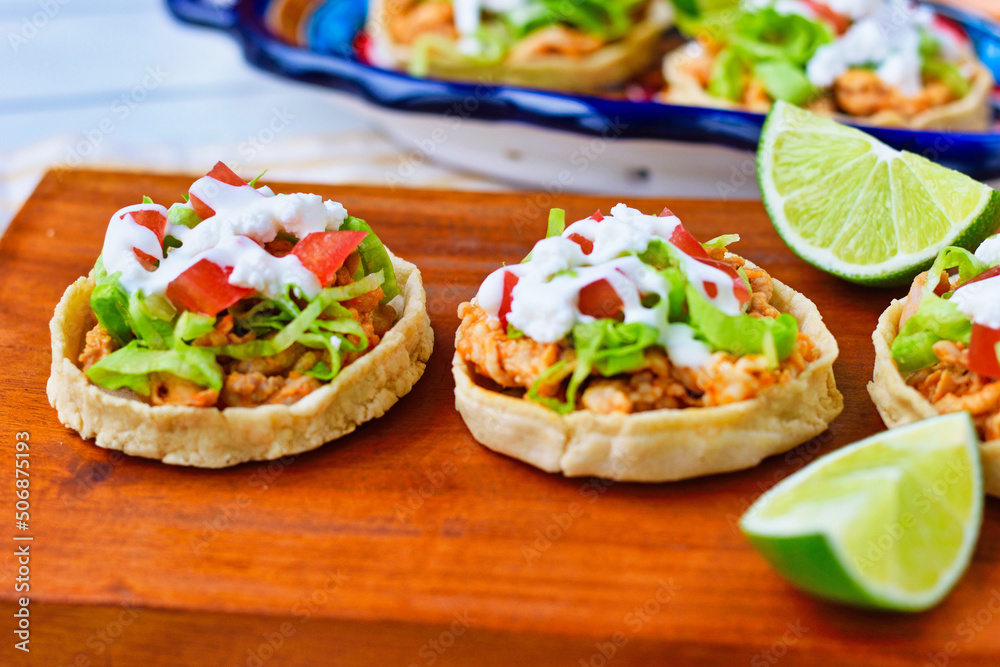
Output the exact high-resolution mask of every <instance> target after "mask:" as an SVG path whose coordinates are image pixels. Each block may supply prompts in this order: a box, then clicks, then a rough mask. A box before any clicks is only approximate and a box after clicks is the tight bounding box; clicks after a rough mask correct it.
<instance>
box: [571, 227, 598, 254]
mask: <svg viewBox="0 0 1000 667" xmlns="http://www.w3.org/2000/svg"><path fill="white" fill-rule="evenodd" d="M566 238H568V239H569V240H570V241H572V242H573V243H576V244H577V245H579V246H580V248H582V249H583V254H584V255H589V254H590V253H592V252H594V242H593V241H591V240H590V239H588V238H587V237H586V236H581V235H580V234H577V233H575V232H574V233H573V234H570V235H569V236H567V237H566Z"/></svg>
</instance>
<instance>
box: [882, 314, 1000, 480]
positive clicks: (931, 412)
mask: <svg viewBox="0 0 1000 667" xmlns="http://www.w3.org/2000/svg"><path fill="white" fill-rule="evenodd" d="M905 305H906V299H903V300H901V301H900V300H893V302H892V304H890V306H889V307H888V308H887V309H886V310H885V312H884V313H882V316H881V317H879V318H878V326H877V327H875V332H874V333H872V342H873V343H874V344H875V368H874V371H873V372H872V381H871V382H869V383H868V393H869V394H871V397H872V401H874V402H875V407H876V408H878V413H879V414H880V415H881V416H882V421H884V422H885V425H886V426H888V427H889V428H893V427H896V426H902V425H903V424H909V423H911V422H915V421H920V420H921V419H927V418H928V417H935V416H937V415H938V411H937V410H935V409H934V406H933V405H932V404H931V402H930V401H928V400H927V399H926V398H924V396H923V395H922V394H921V393H920V392H919V391H917V390H916V389H914V388H913V387H911V386H910V385H908V384H906V381H905V380H904V379H903V376H902V374H901V373H900V372H899V369H897V368H896V363H895V362H894V361H893V360H892V343H893V341H894V340H896V336H897V334H898V333H899V317H900V315H902V313H903V307H904V306H905ZM979 451H980V455H981V458H982V462H983V484H984V486H985V488H986V493H988V494H990V495H993V496H1000V440H989V441H987V442H984V443H982V446H981V448H980V450H979Z"/></svg>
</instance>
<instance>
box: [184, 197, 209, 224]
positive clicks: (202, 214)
mask: <svg viewBox="0 0 1000 667" xmlns="http://www.w3.org/2000/svg"><path fill="white" fill-rule="evenodd" d="M190 200H191V208H193V209H194V212H195V213H197V214H198V217H199V218H201V219H202V220H205V219H206V218H211V217H212V216H213V215H215V210H214V209H213V208H212V207H211V206H209V205H208V204H206V203H205V202H203V201H202V200H200V199H198V198H197V197H195V196H194V195H190Z"/></svg>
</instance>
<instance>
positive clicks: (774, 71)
mask: <svg viewBox="0 0 1000 667" xmlns="http://www.w3.org/2000/svg"><path fill="white" fill-rule="evenodd" d="M687 29H688V30H689V32H691V33H692V34H693V35H694V37H695V41H693V42H691V43H689V44H687V45H686V46H683V47H681V48H678V49H677V50H675V51H674V52H672V53H671V54H669V55H668V56H667V57H666V59H665V60H664V66H663V72H664V78H665V80H666V83H667V89H666V91H665V92H664V93H663V95H662V98H661V99H662V100H663V101H666V102H670V103H673V104H689V105H694V106H708V107H723V108H737V109H738V108H743V109H749V110H752V111H767V110H768V109H769V108H770V107H771V104H772V103H773V102H774V100H779V99H780V100H784V101H785V102H790V103H792V104H796V105H799V106H804V107H806V108H809V109H811V110H812V111H815V112H818V113H827V114H838V115H843V116H845V117H847V119H848V120H851V121H853V122H861V123H864V124H867V125H877V126H893V127H908V128H914V129H921V128H936V129H948V130H962V131H979V130H986V129H988V127H989V125H990V119H991V109H990V94H991V92H992V90H993V85H994V81H993V75H992V73H991V72H990V70H989V69H988V68H987V67H985V66H984V65H983V63H981V62H980V61H979V59H978V57H977V56H976V52H975V50H974V49H973V47H972V44H971V42H970V41H969V39H968V37H967V36H966V35H965V33H964V32H963V31H962V29H961V27H959V26H958V25H957V24H954V23H951V22H949V21H947V20H946V19H944V18H942V17H941V16H939V15H937V14H935V13H934V11H933V10H932V9H931V8H930V7H927V6H924V5H918V4H916V3H915V2H912V1H911V0H863V1H861V2H859V1H857V0H748V1H747V2H744V3H743V5H742V6H741V9H740V10H739V11H738V12H737V13H735V14H734V13H733V12H732V11H730V12H728V13H726V14H724V15H723V14H719V15H714V16H713V15H709V16H707V17H704V18H703V19H701V20H700V22H699V23H697V24H694V25H691V26H687Z"/></svg>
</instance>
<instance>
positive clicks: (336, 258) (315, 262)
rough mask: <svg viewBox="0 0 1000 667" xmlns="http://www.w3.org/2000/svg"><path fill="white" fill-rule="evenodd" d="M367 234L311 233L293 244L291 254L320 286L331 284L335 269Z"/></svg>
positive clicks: (351, 232) (349, 232)
mask: <svg viewBox="0 0 1000 667" xmlns="http://www.w3.org/2000/svg"><path fill="white" fill-rule="evenodd" d="M367 234H368V232H355V231H343V232H313V233H312V234H307V235H306V237H305V238H304V239H302V240H300V241H299V242H298V243H296V244H295V247H294V248H292V254H293V255H295V256H296V257H298V258H299V261H300V262H302V266H304V267H306V268H307V269H309V270H310V271H312V272H313V274H315V275H316V277H317V278H318V279H319V282H320V284H321V285H324V286H325V285H327V284H329V283H331V282H333V279H334V278H335V277H336V275H337V269H339V268H340V267H342V266H343V265H344V260H346V259H347V257H348V255H350V254H351V253H352V252H354V249H355V248H357V247H358V246H359V245H360V244H361V240H362V239H363V238H365V236H366V235H367Z"/></svg>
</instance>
